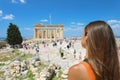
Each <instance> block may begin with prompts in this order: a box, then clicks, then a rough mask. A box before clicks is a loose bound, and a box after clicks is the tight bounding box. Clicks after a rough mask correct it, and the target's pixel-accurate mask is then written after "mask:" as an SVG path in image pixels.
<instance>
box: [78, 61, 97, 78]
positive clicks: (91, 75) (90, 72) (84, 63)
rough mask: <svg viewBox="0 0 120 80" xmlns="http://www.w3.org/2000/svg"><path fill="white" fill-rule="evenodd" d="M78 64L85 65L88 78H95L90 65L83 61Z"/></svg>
mask: <svg viewBox="0 0 120 80" xmlns="http://www.w3.org/2000/svg"><path fill="white" fill-rule="evenodd" d="M80 64H83V65H84V66H85V68H86V69H87V72H88V76H89V80H96V78H95V74H94V72H93V70H92V68H91V66H90V65H89V64H88V63H87V62H85V61H83V62H81V63H80Z"/></svg>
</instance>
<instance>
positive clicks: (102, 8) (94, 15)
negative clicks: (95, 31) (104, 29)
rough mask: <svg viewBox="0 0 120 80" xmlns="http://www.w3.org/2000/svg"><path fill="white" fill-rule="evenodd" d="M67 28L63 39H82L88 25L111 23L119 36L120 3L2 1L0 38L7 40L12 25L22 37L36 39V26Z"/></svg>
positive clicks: (98, 0) (108, 0) (102, 0)
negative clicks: (102, 22)
mask: <svg viewBox="0 0 120 80" xmlns="http://www.w3.org/2000/svg"><path fill="white" fill-rule="evenodd" d="M50 15H51V17H52V24H64V36H65V37H71V36H81V35H82V31H83V29H84V27H85V25H87V24H88V23H89V22H91V21H94V20H104V21H106V22H108V23H109V24H110V25H111V26H112V29H113V31H114V33H115V35H116V36H120V0H0V37H6V33H7V29H8V26H9V23H13V24H16V25H17V26H18V27H19V30H20V31H21V34H22V36H23V37H33V33H34V24H39V23H42V24H45V25H47V24H50V19H49V17H50Z"/></svg>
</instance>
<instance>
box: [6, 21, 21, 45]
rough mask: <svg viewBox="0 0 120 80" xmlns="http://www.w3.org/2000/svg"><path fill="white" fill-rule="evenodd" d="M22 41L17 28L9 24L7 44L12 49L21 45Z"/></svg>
mask: <svg viewBox="0 0 120 80" xmlns="http://www.w3.org/2000/svg"><path fill="white" fill-rule="evenodd" d="M22 41H23V38H22V36H21V33H20V31H19V28H18V27H17V26H16V25H15V24H12V23H10V25H9V28H8V30H7V42H8V44H10V45H11V46H13V47H14V45H16V44H21V43H22Z"/></svg>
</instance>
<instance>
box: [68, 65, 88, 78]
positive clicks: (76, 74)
mask: <svg viewBox="0 0 120 80" xmlns="http://www.w3.org/2000/svg"><path fill="white" fill-rule="evenodd" d="M86 77H87V71H86V68H85V66H84V65H83V64H75V65H73V66H71V67H70V69H69V72H68V80H86Z"/></svg>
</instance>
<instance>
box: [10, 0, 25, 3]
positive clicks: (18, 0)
mask: <svg viewBox="0 0 120 80" xmlns="http://www.w3.org/2000/svg"><path fill="white" fill-rule="evenodd" d="M11 2H12V3H19V2H20V3H26V1H25V0H11Z"/></svg>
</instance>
